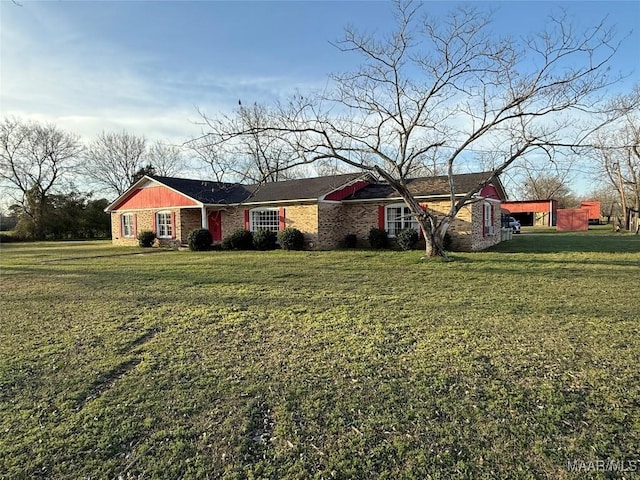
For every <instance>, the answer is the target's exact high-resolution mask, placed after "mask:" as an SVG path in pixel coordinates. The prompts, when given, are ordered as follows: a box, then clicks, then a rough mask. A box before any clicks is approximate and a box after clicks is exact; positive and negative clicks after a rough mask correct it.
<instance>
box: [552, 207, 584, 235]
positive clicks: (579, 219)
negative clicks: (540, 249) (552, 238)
mask: <svg viewBox="0 0 640 480" xmlns="http://www.w3.org/2000/svg"><path fill="white" fill-rule="evenodd" d="M557 218H558V223H557V225H556V229H557V230H559V231H580V230H589V211H588V210H584V209H582V208H562V209H559V210H558V217H557Z"/></svg>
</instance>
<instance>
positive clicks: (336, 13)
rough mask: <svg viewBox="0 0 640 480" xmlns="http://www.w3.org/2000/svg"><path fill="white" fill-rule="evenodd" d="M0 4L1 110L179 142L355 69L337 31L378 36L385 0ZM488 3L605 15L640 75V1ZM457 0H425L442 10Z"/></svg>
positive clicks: (521, 12) (530, 26)
mask: <svg viewBox="0 0 640 480" xmlns="http://www.w3.org/2000/svg"><path fill="white" fill-rule="evenodd" d="M18 3H19V5H16V4H14V3H12V2H10V1H7V0H0V110H1V113H2V116H6V115H16V116H19V117H22V118H27V119H37V120H43V121H50V122H53V123H55V124H57V125H59V126H60V127H62V128H65V129H67V130H70V131H74V132H76V133H78V134H79V135H81V136H82V137H83V138H85V139H87V140H89V139H91V138H92V137H93V136H95V135H96V134H97V133H99V132H100V131H102V130H103V129H104V130H122V129H125V130H128V131H131V132H134V133H137V134H141V135H145V136H146V137H147V138H149V139H152V140H155V139H158V140H171V141H174V142H179V141H183V140H185V139H187V138H188V137H190V136H193V135H197V134H198V132H199V127H197V126H196V125H194V123H193V122H194V121H196V120H197V118H198V116H197V113H196V106H198V107H200V108H202V109H204V110H205V111H206V112H207V113H211V114H215V113H217V112H222V111H224V112H229V111H231V110H232V109H233V108H234V107H235V106H237V103H238V99H242V101H243V103H244V102H246V103H251V102H253V101H267V102H268V101H270V100H273V99H275V98H283V97H286V96H287V95H288V94H290V93H292V92H294V91H295V90H296V89H299V90H302V91H306V90H309V89H315V88H322V87H323V86H324V85H325V84H326V82H327V76H328V74H329V73H331V72H341V71H345V70H348V69H350V68H353V66H354V64H353V61H354V58H353V57H350V56H349V55H348V54H345V53H341V52H339V51H338V50H337V49H336V48H335V47H334V46H332V45H331V43H330V42H331V41H335V40H338V39H339V38H340V37H341V35H342V33H343V31H344V27H345V26H347V25H351V26H354V27H356V28H357V29H360V30H364V31H368V32H371V33H373V34H376V35H378V34H382V33H384V32H385V31H387V30H388V29H389V28H390V27H391V26H392V23H393V16H392V6H391V4H390V3H388V2H382V1H376V2H374V1H366V2H365V1H360V2H338V1H332V2H328V1H324V2H321V1H306V2H292V1H291V2H271V1H265V2H242V1H238V2H213V1H199V2H151V1H139V2H125V1H110V2H92V1H86V2H68V1H51V2H30V1H27V0H18ZM468 3H472V4H473V5H474V6H475V7H477V8H480V9H495V17H494V25H495V30H496V31H499V32H501V33H504V34H511V35H526V34H527V33H530V32H535V31H536V30H539V29H541V28H542V26H543V25H544V23H545V22H546V21H547V18H548V16H549V15H550V14H551V13H553V12H557V11H558V10H557V9H558V7H562V8H564V9H565V10H566V12H567V15H568V17H569V18H571V19H572V20H574V21H575V22H576V23H577V25H579V26H587V25H593V24H594V23H597V22H598V21H600V20H601V19H602V18H604V17H608V18H607V22H608V23H610V24H612V25H614V26H615V27H616V30H617V31H618V33H619V35H620V36H621V37H624V36H626V35H630V36H629V37H628V38H627V39H626V40H625V42H624V45H623V47H622V48H621V49H620V52H619V54H618V56H617V59H616V61H615V63H614V65H613V67H614V68H615V69H618V70H621V71H623V72H625V73H628V74H629V75H630V78H629V79H628V81H627V82H626V84H625V85H622V86H621V87H628V86H629V85H631V84H632V83H634V82H638V81H639V80H640V2H638V1H626V2H616V1H609V2H605V1H601V2H595V1H591V2H577V1H575V2H556V1H553V2H551V1H550V2H517V1H512V2H467V4H468ZM456 5H457V2H427V3H426V5H425V6H426V10H427V11H428V12H429V13H432V14H434V15H438V14H441V13H445V12H447V11H449V10H451V9H452V8H453V7H455V6H456Z"/></svg>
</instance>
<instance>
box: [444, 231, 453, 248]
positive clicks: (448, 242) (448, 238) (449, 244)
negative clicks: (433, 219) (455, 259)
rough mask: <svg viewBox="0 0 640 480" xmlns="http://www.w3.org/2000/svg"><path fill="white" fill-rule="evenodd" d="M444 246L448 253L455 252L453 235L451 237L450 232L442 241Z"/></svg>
mask: <svg viewBox="0 0 640 480" xmlns="http://www.w3.org/2000/svg"><path fill="white" fill-rule="evenodd" d="M442 246H443V248H444V249H445V250H446V251H448V252H452V251H453V239H452V238H451V235H449V232H447V233H445V234H444V239H443V240H442Z"/></svg>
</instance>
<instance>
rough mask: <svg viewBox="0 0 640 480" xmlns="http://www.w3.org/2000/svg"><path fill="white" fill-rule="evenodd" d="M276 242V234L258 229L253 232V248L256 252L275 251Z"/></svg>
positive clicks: (264, 229)
mask: <svg viewBox="0 0 640 480" xmlns="http://www.w3.org/2000/svg"><path fill="white" fill-rule="evenodd" d="M277 240H278V236H277V235H276V232H272V231H271V230H267V229H266V228H260V229H258V230H256V231H255V232H253V248H255V249H256V250H275V248H276V246H277V244H276V241H277Z"/></svg>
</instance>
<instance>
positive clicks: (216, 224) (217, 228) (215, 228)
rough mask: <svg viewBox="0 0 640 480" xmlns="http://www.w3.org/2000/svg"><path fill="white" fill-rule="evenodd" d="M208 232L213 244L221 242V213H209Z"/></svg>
mask: <svg viewBox="0 0 640 480" xmlns="http://www.w3.org/2000/svg"><path fill="white" fill-rule="evenodd" d="M208 220H209V231H210V232H211V236H212V237H213V241H214V243H216V242H221V241H222V212H221V211H219V210H218V211H216V212H209V217H208Z"/></svg>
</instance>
